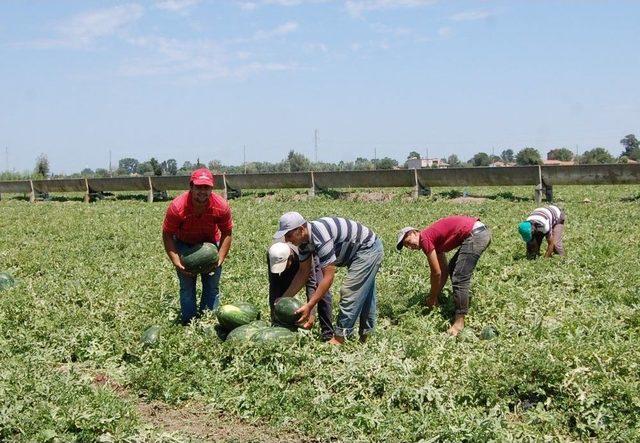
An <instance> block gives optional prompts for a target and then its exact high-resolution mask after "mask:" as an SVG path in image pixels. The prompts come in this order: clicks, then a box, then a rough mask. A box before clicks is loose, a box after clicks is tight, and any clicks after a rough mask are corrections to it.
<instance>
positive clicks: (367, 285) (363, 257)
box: [335, 238, 384, 337]
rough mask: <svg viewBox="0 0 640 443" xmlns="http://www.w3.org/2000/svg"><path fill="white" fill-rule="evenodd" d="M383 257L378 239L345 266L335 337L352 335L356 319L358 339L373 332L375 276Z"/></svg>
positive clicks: (380, 242) (374, 322) (374, 319)
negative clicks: (345, 273) (358, 323)
mask: <svg viewBox="0 0 640 443" xmlns="http://www.w3.org/2000/svg"><path fill="white" fill-rule="evenodd" d="M383 257H384V249H383V247H382V241H380V239H379V238H378V239H376V241H375V243H374V244H373V245H371V247H369V248H365V249H361V250H359V251H358V253H357V254H356V256H355V258H354V259H353V261H352V262H351V264H350V265H349V266H348V271H347V276H346V277H345V279H344V281H343V283H342V287H341V288H340V312H339V314H338V320H337V322H336V328H335V335H337V336H339V337H349V336H350V335H352V334H353V330H354V328H355V324H356V320H358V319H360V327H359V333H360V336H364V335H368V334H370V333H371V332H372V331H373V328H374V327H375V324H376V274H377V273H378V269H380V265H381V264H382V258H383Z"/></svg>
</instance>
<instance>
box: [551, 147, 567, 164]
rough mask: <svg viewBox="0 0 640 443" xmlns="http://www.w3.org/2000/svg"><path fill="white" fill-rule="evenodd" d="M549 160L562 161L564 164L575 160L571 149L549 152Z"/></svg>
mask: <svg viewBox="0 0 640 443" xmlns="http://www.w3.org/2000/svg"><path fill="white" fill-rule="evenodd" d="M547 160H560V161H563V162H568V161H571V160H573V152H571V149H567V148H560V149H552V150H551V151H549V152H547Z"/></svg>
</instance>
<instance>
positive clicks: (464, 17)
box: [449, 11, 493, 22]
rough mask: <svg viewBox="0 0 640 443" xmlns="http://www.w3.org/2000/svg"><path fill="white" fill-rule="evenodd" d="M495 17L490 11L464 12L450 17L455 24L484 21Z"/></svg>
mask: <svg viewBox="0 0 640 443" xmlns="http://www.w3.org/2000/svg"><path fill="white" fill-rule="evenodd" d="M492 15H493V13H492V12H490V11H463V12H458V13H457V14H453V15H452V16H451V17H449V18H450V19H451V20H453V21H454V22H469V21H475V20H484V19H486V18H488V17H491V16H492Z"/></svg>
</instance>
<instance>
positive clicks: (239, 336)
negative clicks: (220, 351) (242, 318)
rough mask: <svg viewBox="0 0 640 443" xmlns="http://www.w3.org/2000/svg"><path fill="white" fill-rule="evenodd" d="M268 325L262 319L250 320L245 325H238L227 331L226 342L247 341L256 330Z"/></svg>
mask: <svg viewBox="0 0 640 443" xmlns="http://www.w3.org/2000/svg"><path fill="white" fill-rule="evenodd" d="M268 327H269V326H268V325H267V324H266V323H264V322H262V321H259V320H258V321H252V322H251V323H249V324H247V325H242V326H238V327H237V328H235V329H234V330H233V331H231V332H229V335H227V339H226V341H228V342H241V341H249V340H250V339H251V337H253V336H254V335H255V333H256V332H258V331H260V330H262V329H265V328H268Z"/></svg>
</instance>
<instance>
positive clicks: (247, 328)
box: [216, 302, 295, 343]
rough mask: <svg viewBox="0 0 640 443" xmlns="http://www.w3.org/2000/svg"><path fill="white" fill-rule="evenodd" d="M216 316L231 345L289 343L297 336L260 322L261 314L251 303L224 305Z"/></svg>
mask: <svg viewBox="0 0 640 443" xmlns="http://www.w3.org/2000/svg"><path fill="white" fill-rule="evenodd" d="M216 316H217V317H218V323H220V327H221V328H222V329H224V330H225V331H226V332H227V338H226V341H228V342H231V343H238V342H249V341H250V342H257V343H264V342H272V341H283V340H284V341H289V340H292V339H293V338H294V337H295V334H293V333H292V332H291V331H289V330H288V329H286V328H282V327H270V326H269V325H268V324H266V323H265V322H263V321H260V320H258V319H259V317H260V313H259V311H258V309H257V308H256V307H255V306H254V305H252V304H251V303H246V302H236V303H233V304H227V305H222V306H220V308H219V309H218V312H217V313H216Z"/></svg>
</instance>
